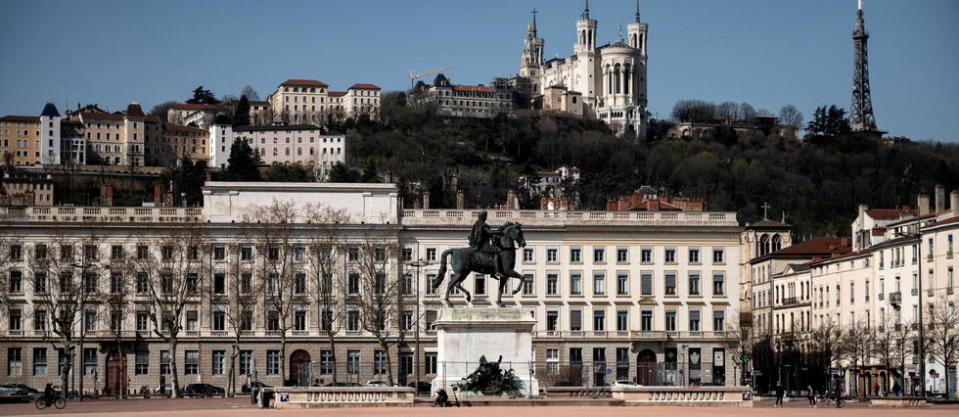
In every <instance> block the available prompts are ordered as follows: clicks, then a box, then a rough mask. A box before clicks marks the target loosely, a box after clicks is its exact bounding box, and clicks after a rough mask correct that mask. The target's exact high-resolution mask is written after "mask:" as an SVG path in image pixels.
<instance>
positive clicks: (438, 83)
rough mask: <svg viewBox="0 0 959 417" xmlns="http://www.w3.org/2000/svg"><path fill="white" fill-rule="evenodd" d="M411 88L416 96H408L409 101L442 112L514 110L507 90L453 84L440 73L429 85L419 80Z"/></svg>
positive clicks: (477, 114) (483, 114)
mask: <svg viewBox="0 0 959 417" xmlns="http://www.w3.org/2000/svg"><path fill="white" fill-rule="evenodd" d="M414 92H415V94H416V95H418V99H416V100H411V101H410V105H419V104H420V103H428V104H431V105H433V106H435V107H436V112H437V113H439V114H441V115H444V116H451V117H468V118H479V119H488V118H493V117H496V115H499V114H506V113H509V112H510V111H512V110H513V97H512V92H511V91H510V90H502V89H499V90H498V89H495V88H492V87H486V86H483V85H459V84H453V83H452V82H450V80H449V79H448V78H446V76H445V75H443V74H438V75H437V76H436V78H434V79H433V84H431V85H426V84H425V83H423V82H422V81H421V82H419V83H418V84H417V85H416V86H415V87H414Z"/></svg>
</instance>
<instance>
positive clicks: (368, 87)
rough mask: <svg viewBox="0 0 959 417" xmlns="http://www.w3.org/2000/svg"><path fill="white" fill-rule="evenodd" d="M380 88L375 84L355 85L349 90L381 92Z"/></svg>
mask: <svg viewBox="0 0 959 417" xmlns="http://www.w3.org/2000/svg"><path fill="white" fill-rule="evenodd" d="M379 89H380V87H378V86H376V85H373V84H363V83H360V84H353V85H351V86H350V88H348V90H379Z"/></svg>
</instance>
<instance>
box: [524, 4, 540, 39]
mask: <svg viewBox="0 0 959 417" xmlns="http://www.w3.org/2000/svg"><path fill="white" fill-rule="evenodd" d="M532 13H533V23H532V24H531V25H529V28H528V29H527V33H528V34H529V37H530V39H532V38H535V37H536V13H539V12H537V11H536V9H533V11H532Z"/></svg>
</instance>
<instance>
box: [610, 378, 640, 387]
mask: <svg viewBox="0 0 959 417" xmlns="http://www.w3.org/2000/svg"><path fill="white" fill-rule="evenodd" d="M613 386H614V387H641V386H642V385H639V384H637V383H635V382H633V381H630V380H628V379H620V380H618V381H616V382H613Z"/></svg>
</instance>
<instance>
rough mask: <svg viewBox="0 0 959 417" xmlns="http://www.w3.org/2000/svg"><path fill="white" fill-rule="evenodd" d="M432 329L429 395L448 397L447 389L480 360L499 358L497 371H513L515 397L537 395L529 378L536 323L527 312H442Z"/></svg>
mask: <svg viewBox="0 0 959 417" xmlns="http://www.w3.org/2000/svg"><path fill="white" fill-rule="evenodd" d="M433 325H434V326H435V327H436V344H437V348H438V350H437V355H436V360H437V364H436V366H437V370H436V372H437V375H438V376H437V377H436V378H435V379H434V380H433V390H432V391H433V393H435V392H436V390H438V389H440V388H444V389H446V391H447V392H448V393H450V396H451V397H452V393H451V392H450V387H451V386H452V385H453V384H456V383H458V382H460V381H461V380H462V379H463V378H465V377H466V376H467V375H469V374H471V373H472V372H473V371H475V370H476V368H477V367H478V366H479V360H480V357H481V356H486V360H488V361H491V362H495V361H496V360H498V359H499V358H500V356H502V358H503V361H502V363H500V369H502V370H503V372H506V371H508V370H510V369H512V370H513V373H514V375H515V376H516V379H517V380H518V384H517V385H518V386H517V388H518V389H519V393H520V394H521V395H523V396H530V393H532V395H533V396H535V395H538V393H539V383H538V382H537V381H536V378H534V377H533V374H532V371H533V369H532V361H533V327H534V326H535V325H536V319H534V318H533V317H532V316H531V315H530V314H529V312H526V311H523V310H521V309H518V308H496V307H494V308H470V307H457V308H446V309H443V310H442V311H441V312H440V315H439V317H438V318H437V319H436V321H434V322H433ZM457 395H464V394H460V393H457ZM465 395H474V394H472V393H465Z"/></svg>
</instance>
